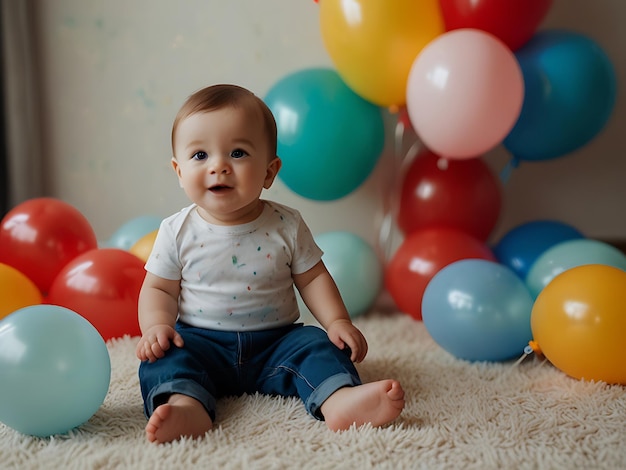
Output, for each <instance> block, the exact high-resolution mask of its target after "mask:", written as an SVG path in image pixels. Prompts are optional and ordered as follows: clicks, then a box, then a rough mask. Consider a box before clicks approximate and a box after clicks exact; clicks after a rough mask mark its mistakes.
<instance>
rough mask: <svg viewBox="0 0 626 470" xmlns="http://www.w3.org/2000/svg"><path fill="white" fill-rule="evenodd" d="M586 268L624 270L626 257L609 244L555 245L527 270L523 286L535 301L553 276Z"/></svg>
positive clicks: (573, 242) (579, 242)
mask: <svg viewBox="0 0 626 470" xmlns="http://www.w3.org/2000/svg"><path fill="white" fill-rule="evenodd" d="M585 264H604V265H607V266H613V267H615V268H619V269H622V270H626V255H624V253H622V252H621V251H620V250H618V249H617V248H615V247H614V246H612V245H609V244H608V243H604V242H601V241H598V240H591V239H587V238H585V239H580V240H568V241H564V242H561V243H557V244H556V245H554V246H553V247H552V248H549V249H547V250H546V251H544V252H543V253H542V254H541V255H540V256H539V257H538V258H537V260H536V261H535V262H534V263H533V265H532V266H531V267H530V271H528V276H527V277H526V285H527V286H528V289H529V290H530V293H531V294H532V295H533V297H537V296H538V295H539V293H540V292H541V291H542V290H543V289H544V288H545V287H546V286H547V285H548V284H549V283H550V281H552V279H554V277H555V276H557V275H558V274H560V273H562V272H564V271H567V270H568V269H571V268H574V267H576V266H582V265H585Z"/></svg>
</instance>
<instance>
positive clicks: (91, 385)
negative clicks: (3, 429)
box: [0, 305, 111, 437]
mask: <svg viewBox="0 0 626 470" xmlns="http://www.w3.org/2000/svg"><path fill="white" fill-rule="evenodd" d="M110 379H111V362H110V358H109V352H108V350H107V347H106V344H105V342H104V340H103V339H102V336H100V334H99V333H98V331H97V330H96V329H95V328H94V327H93V326H92V325H91V323H89V322H88V321H87V320H86V319H84V318H83V317H82V316H80V315H79V314H77V313H75V312H73V311H72V310H69V309H66V308H64V307H58V306H55V305H35V306H31V307H26V308H23V309H20V310H17V311H15V312H13V313H12V314H10V315H8V316H7V317H5V318H4V319H3V320H2V321H0V421H1V422H3V423H4V424H6V425H7V426H9V427H11V428H13V429H15V430H16V431H19V432H21V433H23V434H28V435H32V436H39V437H45V436H51V435H54V434H64V433H66V432H67V431H69V430H71V429H72V428H75V427H77V426H80V425H81V424H83V423H85V422H86V421H87V420H89V418H91V417H92V416H93V415H94V414H95V412H96V411H97V410H98V409H99V408H100V406H101V405H102V403H103V401H104V398H105V396H106V394H107V392H108V389H109V384H110Z"/></svg>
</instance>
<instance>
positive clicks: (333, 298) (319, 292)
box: [293, 261, 367, 362]
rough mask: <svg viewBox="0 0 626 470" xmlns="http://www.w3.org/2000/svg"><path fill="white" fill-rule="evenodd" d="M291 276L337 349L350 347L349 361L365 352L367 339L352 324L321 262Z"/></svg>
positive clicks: (337, 290) (359, 360) (356, 359)
mask: <svg viewBox="0 0 626 470" xmlns="http://www.w3.org/2000/svg"><path fill="white" fill-rule="evenodd" d="M293 278H294V283H295V285H296V287H297V288H298V290H299V291H300V295H301V296H302V300H304V303H305V304H306V305H307V307H308V308H309V310H311V313H312V314H313V316H314V317H315V318H316V319H317V321H318V322H320V324H321V325H322V326H323V327H324V329H325V330H326V331H327V332H328V337H329V339H330V340H331V341H332V342H333V344H335V345H336V346H337V347H338V348H340V349H343V348H344V347H345V346H348V347H349V348H350V349H351V350H352V356H351V359H352V361H354V362H361V361H362V360H363V359H364V358H365V355H366V354H367V341H366V340H365V337H364V336H363V334H362V333H361V332H360V331H359V330H358V328H357V327H356V326H354V325H353V324H352V320H350V315H349V314H348V310H347V309H346V306H345V304H344V303H343V300H342V299H341V295H340V294H339V289H337V285H336V284H335V281H334V280H333V278H332V277H331V275H330V273H329V272H328V270H327V269H326V266H325V265H324V263H323V262H322V261H320V262H319V263H317V264H316V265H315V266H313V267H312V268H311V269H309V270H308V271H307V272H305V273H302V274H295V275H294V276H293Z"/></svg>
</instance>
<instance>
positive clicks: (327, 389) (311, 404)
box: [304, 373, 361, 421]
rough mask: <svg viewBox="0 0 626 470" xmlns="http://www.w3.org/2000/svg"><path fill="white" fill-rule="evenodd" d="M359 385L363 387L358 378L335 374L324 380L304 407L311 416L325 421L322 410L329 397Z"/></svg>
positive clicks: (345, 374)
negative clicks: (346, 388) (342, 389)
mask: <svg viewBox="0 0 626 470" xmlns="http://www.w3.org/2000/svg"><path fill="white" fill-rule="evenodd" d="M357 385H361V381H360V380H359V378H358V377H355V376H353V375H351V374H347V373H341V374H335V375H333V376H332V377H329V378H327V379H326V380H324V381H323V382H322V383H321V384H320V385H319V386H318V387H317V388H316V389H315V390H313V392H311V395H309V398H308V399H307V400H306V402H305V403H304V406H305V408H306V410H307V411H308V412H309V414H310V415H311V416H313V417H314V418H315V419H318V420H320V421H324V415H322V412H321V410H320V408H321V407H322V404H323V403H324V402H325V401H326V400H327V399H328V397H330V396H331V395H332V394H333V393H335V392H336V391H337V390H339V389H340V388H343V387H355V386H357Z"/></svg>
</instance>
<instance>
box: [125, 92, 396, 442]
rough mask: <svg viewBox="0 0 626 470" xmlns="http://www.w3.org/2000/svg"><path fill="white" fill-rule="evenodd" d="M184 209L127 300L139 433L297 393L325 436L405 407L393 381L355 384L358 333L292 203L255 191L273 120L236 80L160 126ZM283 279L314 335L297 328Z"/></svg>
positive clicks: (181, 427)
mask: <svg viewBox="0 0 626 470" xmlns="http://www.w3.org/2000/svg"><path fill="white" fill-rule="evenodd" d="M172 149H173V154H174V156H173V158H172V166H173V168H174V171H175V172H176V175H177V176H178V181H179V183H180V186H181V187H182V188H183V190H184V191H185V194H186V195H187V197H188V198H189V200H190V201H191V204H190V205H189V206H188V207H186V208H184V209H183V210H181V211H180V212H178V213H176V214H174V215H172V216H170V217H168V218H166V219H165V220H163V222H162V224H161V227H160V229H159V232H158V236H157V238H156V240H155V243H154V248H153V250H152V253H151V255H150V258H149V259H148V261H147V263H146V271H147V273H146V277H145V281H144V284H143V287H142V289H141V293H140V296H139V323H140V326H141V332H142V337H141V339H140V340H139V343H138V344H137V357H138V358H139V359H140V360H141V361H142V362H141V365H140V367H139V378H140V384H141V391H142V395H143V399H144V411H145V414H146V416H148V417H149V419H148V424H147V425H146V436H147V438H148V440H149V441H151V442H158V443H163V442H170V441H173V440H177V439H180V438H181V437H183V436H187V437H192V438H198V437H202V436H204V435H205V433H206V432H207V431H209V430H210V429H211V428H212V426H213V423H214V421H215V407H216V400H217V399H219V398H220V397H224V396H229V395H241V394H245V393H256V392H259V393H263V394H268V395H278V396H298V397H300V398H301V399H302V401H303V402H304V406H305V408H306V410H307V411H308V413H310V414H311V415H312V416H313V417H315V418H317V419H319V420H323V421H325V422H326V425H327V426H328V428H330V429H331V430H334V431H338V430H343V429H347V428H349V427H350V426H351V425H353V424H355V425H357V426H358V425H362V424H365V423H371V424H372V426H382V425H385V424H387V423H389V422H391V421H393V420H394V419H395V418H396V417H397V416H398V415H399V414H400V413H401V411H402V409H403V407H404V391H403V390H402V387H401V385H400V383H399V382H397V381H396V380H393V379H387V380H381V381H378V382H372V383H367V384H362V383H361V380H360V378H359V375H358V373H357V371H356V369H355V367H354V364H353V362H360V361H362V360H363V359H364V357H365V355H366V353H367V342H366V340H365V338H364V337H363V335H362V334H361V332H360V331H359V330H358V329H357V328H356V327H355V326H354V325H353V324H352V321H351V320H350V317H349V315H348V312H347V310H346V307H345V306H344V304H343V301H342V300H341V297H340V295H339V291H338V289H337V286H336V285H335V283H334V281H333V279H332V278H331V276H330V274H329V273H328V270H327V269H326V267H325V266H324V263H323V262H322V252H321V250H320V249H319V247H318V246H317V245H316V244H315V242H314V240H313V237H312V235H311V232H310V231H309V229H308V227H307V225H306V224H305V222H304V221H303V220H302V218H301V216H300V214H299V212H298V211H296V210H294V209H291V208H289V207H286V206H284V205H281V204H278V203H275V202H271V201H268V200H264V199H262V198H261V192H262V191H263V189H264V188H265V189H267V188H269V187H270V186H271V185H272V183H273V181H274V178H275V177H276V175H277V173H278V171H279V170H280V167H281V160H280V158H279V157H278V156H277V155H276V153H277V130H276V123H275V121H274V117H273V116H272V113H271V111H270V110H269V108H268V107H267V106H266V105H265V103H264V102H263V101H262V100H261V99H259V98H258V97H257V96H255V95H254V94H253V93H251V92H250V91H248V90H246V89H244V88H241V87H238V86H235V85H215V86H210V87H207V88H204V89H202V90H200V91H198V92H196V93H194V94H193V95H191V96H190V97H189V98H188V99H187V101H186V102H185V103H184V104H183V106H182V108H181V109H180V111H179V112H178V115H177V116H176V119H175V120H174V125H173V129H172ZM294 285H295V287H296V288H297V289H298V291H299V292H300V294H301V297H302V299H303V300H304V302H305V303H306V305H307V307H308V308H309V309H310V310H311V313H312V314H313V315H314V316H315V318H316V319H317V320H318V321H319V323H320V324H321V325H322V327H323V328H324V330H325V331H324V330H322V329H321V328H318V327H315V326H305V325H303V324H301V323H297V320H298V318H299V312H298V305H297V301H296V296H295V292H294Z"/></svg>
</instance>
